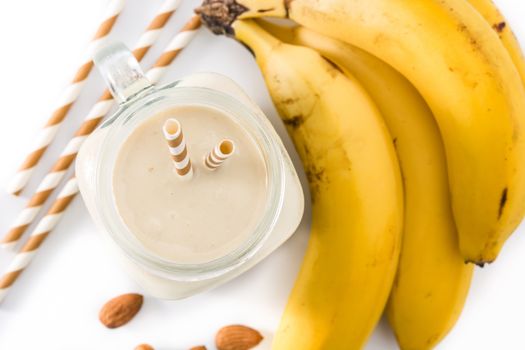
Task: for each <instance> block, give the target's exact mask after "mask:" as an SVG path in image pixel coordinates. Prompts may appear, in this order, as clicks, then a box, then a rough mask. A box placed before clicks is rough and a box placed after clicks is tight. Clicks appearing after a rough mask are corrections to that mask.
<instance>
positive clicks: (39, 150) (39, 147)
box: [7, 0, 125, 195]
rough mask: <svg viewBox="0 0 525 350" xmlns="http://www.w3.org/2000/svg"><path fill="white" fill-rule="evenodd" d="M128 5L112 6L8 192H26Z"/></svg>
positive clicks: (116, 0) (120, 0)
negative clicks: (94, 58) (98, 50)
mask: <svg viewBox="0 0 525 350" xmlns="http://www.w3.org/2000/svg"><path fill="white" fill-rule="evenodd" d="M124 4H125V0H113V1H112V2H111V3H110V4H109V7H108V9H107V10H106V13H105V15H104V17H103V20H102V23H101V24H100V26H99V27H98V30H97V32H96V34H95V36H94V37H93V39H92V40H91V43H90V44H89V46H88V49H87V50H86V53H85V56H84V59H83V60H82V62H83V64H82V65H81V66H80V68H79V69H78V70H77V72H76V74H75V77H74V78H73V80H72V82H71V84H69V85H68V86H67V87H66V88H65V90H64V91H63V93H62V95H61V97H60V98H59V101H58V108H56V109H55V110H54V112H53V113H52V115H51V117H50V118H49V120H48V121H47V123H46V124H45V126H44V128H43V129H42V131H41V132H40V134H39V135H37V136H36V142H35V145H34V147H33V149H32V150H31V152H30V153H29V154H28V155H27V156H26V158H25V160H24V162H23V163H22V165H21V166H20V167H19V169H18V171H17V172H16V174H15V175H14V177H13V179H12V180H11V182H10V184H9V185H8V187H7V191H8V192H9V193H11V194H14V195H19V194H20V193H21V192H22V190H23V189H24V187H25V185H26V184H27V183H28V182H29V179H30V177H31V174H32V173H33V171H34V170H35V168H36V165H37V164H38V162H39V160H40V158H42V155H43V154H44V152H45V151H46V149H47V147H48V146H49V144H50V143H51V142H52V141H53V139H54V138H55V136H56V134H57V131H58V129H59V127H60V125H61V124H62V122H63V121H64V119H65V117H66V115H67V113H68V112H69V110H70V109H71V106H73V103H74V102H75V100H76V99H77V98H78V96H79V95H80V92H81V91H82V88H83V87H84V85H85V83H86V81H87V78H88V76H89V73H90V72H91V69H92V68H93V61H92V58H91V57H92V55H93V52H94V51H95V50H96V48H97V47H98V46H99V45H100V44H101V43H102V42H103V41H104V40H105V39H107V37H108V35H109V33H110V32H111V29H112V28H113V25H114V24H115V22H116V21H117V18H118V16H119V15H120V13H121V11H122V9H123V8H124Z"/></svg>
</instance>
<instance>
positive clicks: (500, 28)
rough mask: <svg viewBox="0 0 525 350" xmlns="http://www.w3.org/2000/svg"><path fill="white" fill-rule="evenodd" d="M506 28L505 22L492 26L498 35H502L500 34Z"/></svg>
mask: <svg viewBox="0 0 525 350" xmlns="http://www.w3.org/2000/svg"><path fill="white" fill-rule="evenodd" d="M505 27H507V23H506V22H505V21H503V22H499V23H495V24H494V25H493V26H492V28H493V29H494V30H495V31H496V32H498V33H500V34H501V33H502V32H503V30H504V29H505Z"/></svg>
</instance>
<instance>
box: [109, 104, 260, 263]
mask: <svg viewBox="0 0 525 350" xmlns="http://www.w3.org/2000/svg"><path fill="white" fill-rule="evenodd" d="M169 118H176V119H177V120H178V121H179V122H180V124H181V126H182V130H183V133H184V137H185V140H186V143H187V147H188V153H189V155H190V158H191V161H192V164H193V171H194V174H193V178H192V179H191V180H189V181H187V180H182V181H181V179H180V177H179V176H178V175H177V173H176V171H175V169H174V165H173V162H172V159H171V157H170V153H169V150H168V146H167V143H166V140H165V139H164V137H163V132H162V126H163V124H164V122H165V121H166V120H167V119H169ZM222 139H231V140H232V141H234V143H235V153H234V154H233V155H232V156H231V157H230V158H229V159H227V160H226V161H225V162H224V163H223V164H222V165H221V166H220V167H219V168H218V169H217V170H215V171H209V170H208V169H207V168H206V167H205V166H204V159H205V157H206V155H207V154H208V152H210V151H211V150H212V148H213V147H214V146H215V145H216V144H217V143H218V142H219V141H220V140H222ZM113 197H114V200H115V203H116V206H117V209H118V212H119V215H120V217H121V219H122V221H123V222H124V224H125V225H126V226H127V227H128V228H129V231H130V232H131V233H132V234H133V235H134V236H135V237H136V238H137V239H138V240H139V241H140V242H141V243H142V244H143V245H144V247H145V248H146V249H147V250H148V251H150V252H151V253H153V254H155V255H157V256H159V257H161V258H164V259H166V260H169V261H173V262H177V263H187V264H190V263H192V264H194V263H203V262H208V261H211V260H214V259H216V258H220V257H222V256H224V255H226V254H228V253H229V252H231V251H232V250H235V249H236V248H237V247H239V246H240V245H241V244H242V243H243V242H245V240H246V239H247V238H248V237H250V235H252V234H253V232H254V230H255V228H256V226H257V225H258V224H259V222H260V221H261V218H262V217H263V215H264V211H265V207H266V200H267V171H266V166H265V162H264V160H263V156H262V154H261V152H260V149H259V147H258V146H257V144H256V143H255V141H254V140H253V139H252V138H251V136H250V135H249V134H248V133H247V132H246V131H245V130H244V129H243V127H242V126H240V125H239V124H237V123H236V122H235V121H233V120H232V119H231V118H229V117H228V116H227V115H226V114H224V113H223V112H221V111H219V110H215V109H211V108H206V107H200V106H188V107H176V108H172V109H167V110H165V111H162V112H160V113H158V114H156V115H154V116H152V117H150V118H148V119H147V120H146V121H144V122H143V123H142V124H140V125H139V126H138V127H137V128H136V129H135V130H134V131H133V132H132V133H131V134H130V136H129V137H128V138H127V139H126V141H125V142H124V143H123V144H122V146H121V148H120V150H119V153H118V157H117V162H116V164H115V167H114V170H113Z"/></svg>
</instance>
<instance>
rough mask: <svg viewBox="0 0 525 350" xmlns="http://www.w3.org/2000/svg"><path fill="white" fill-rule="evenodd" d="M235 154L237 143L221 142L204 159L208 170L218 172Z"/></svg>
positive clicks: (226, 140)
mask: <svg viewBox="0 0 525 350" xmlns="http://www.w3.org/2000/svg"><path fill="white" fill-rule="evenodd" d="M234 152H235V143H234V142H233V141H232V140H228V139H224V140H221V141H220V142H219V143H218V144H217V145H216V146H215V147H213V149H212V150H211V152H210V153H208V155H207V156H206V158H204V165H205V166H206V168H208V170H212V171H213V170H216V169H217V168H218V167H220V166H221V165H222V163H224V161H225V160H226V159H228V158H230V157H231V156H232V154H233V153H234Z"/></svg>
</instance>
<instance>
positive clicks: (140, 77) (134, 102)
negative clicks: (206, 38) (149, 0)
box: [76, 44, 304, 299]
mask: <svg viewBox="0 0 525 350" xmlns="http://www.w3.org/2000/svg"><path fill="white" fill-rule="evenodd" d="M95 62H96V65H97V67H98V68H99V69H100V71H101V73H102V75H103V77H104V79H105V81H106V83H107V84H108V86H109V88H110V90H111V92H112V94H113V96H114V98H115V100H116V101H117V102H118V103H119V106H118V110H117V111H116V112H115V113H114V114H113V115H112V116H111V117H110V118H109V119H108V120H107V121H106V122H105V123H103V124H102V125H101V127H100V128H99V129H97V130H96V131H95V132H94V133H93V134H91V135H90V136H89V137H88V139H87V140H86V141H85V142H84V144H83V146H82V148H81V150H80V152H79V155H78V159H77V165H76V174H77V178H78V182H79V187H80V192H81V194H82V197H83V198H84V201H85V203H86V206H87V208H88V210H89V212H90V214H91V216H92V217H93V219H94V221H95V222H96V224H97V226H98V227H99V228H100V230H101V231H102V232H103V233H104V235H105V236H106V237H107V238H108V241H109V242H110V243H111V246H112V247H113V250H114V251H116V252H117V253H118V254H117V256H118V257H119V258H120V260H121V261H122V262H123V263H124V264H123V266H124V267H125V269H126V270H127V271H128V272H129V273H130V275H131V276H132V277H133V278H134V279H135V280H136V281H137V282H138V283H139V284H140V285H142V286H143V288H144V289H146V291H148V292H149V293H150V294H151V295H153V296H155V297H159V298H167V299H179V298H184V297H187V296H190V295H193V294H195V293H198V292H201V291H204V290H207V289H210V288H212V287H215V286H217V285H219V284H222V283H224V282H226V281H228V280H230V279H232V278H234V277H236V276H238V275H239V274H241V273H243V272H244V271H246V270H248V269H249V268H251V267H253V266H254V265H255V264H257V263H258V262H259V261H261V260H262V259H263V258H265V257H266V256H268V255H269V254H270V253H271V252H273V251H274V250H275V249H276V248H277V247H278V246H280V245H281V244H282V243H283V242H284V241H285V240H286V239H288V238H289V237H290V236H291V235H292V234H293V232H294V231H295V229H296V228H297V226H298V225H299V223H300V221H301V218H302V215H303V209H304V197H303V191H302V188H301V185H300V183H299V180H298V177H297V174H296V172H295V169H294V168H293V165H292V163H291V160H290V158H289V156H288V154H287V152H286V150H285V148H284V146H283V144H282V142H281V140H280V139H279V137H278V135H277V133H276V132H275V130H274V129H273V127H272V125H271V124H270V123H269V121H268V120H267V119H266V117H265V115H264V114H263V113H262V111H261V110H260V109H259V108H258V107H257V106H256V105H255V103H254V102H252V101H251V100H250V99H249V97H248V96H246V95H245V94H244V93H243V91H242V90H241V89H240V88H239V87H238V86H237V85H236V84H235V83H234V82H233V81H232V80H230V79H229V78H226V77H224V76H222V75H218V74H214V73H200V74H195V75H192V76H189V77H187V78H184V79H181V80H179V81H176V82H173V83H171V84H167V85H164V86H160V87H156V86H153V85H152V84H151V83H150V82H149V80H148V79H147V77H146V76H144V74H143V73H142V71H141V70H140V67H139V65H138V63H137V62H136V60H135V59H134V58H133V56H132V55H131V53H130V52H129V50H128V49H127V48H125V47H124V46H123V45H121V44H112V45H109V46H107V47H105V48H103V49H102V50H100V51H99V52H98V53H97V55H96V57H95ZM179 106H180V107H187V106H192V107H193V106H197V107H209V108H214V109H215V110H219V111H222V112H223V113H225V114H226V115H228V116H229V117H231V118H232V119H233V120H235V122H237V123H238V125H240V126H241V127H242V128H243V129H244V131H246V132H247V134H248V135H250V137H251V138H252V139H253V141H254V142H255V144H256V145H257V147H258V148H259V151H260V153H261V154H262V156H263V159H264V163H265V166H266V170H267V178H266V183H267V196H266V205H265V208H264V213H263V214H262V218H261V220H260V222H259V223H258V225H256V227H255V229H254V230H253V232H251V234H250V235H249V236H248V238H247V239H246V240H245V241H244V242H243V243H242V244H241V245H240V246H239V247H237V248H236V249H234V250H233V251H231V252H229V253H227V254H225V255H224V256H221V257H219V258H217V259H214V260H212V261H207V262H203V263H192V264H184V263H176V262H172V261H168V260H166V259H163V258H161V257H160V256H157V255H155V254H153V253H152V252H151V251H149V250H147V249H145V248H144V246H143V245H142V244H141V243H140V241H139V240H138V239H137V238H136V237H135V235H134V234H133V233H132V232H130V229H129V228H128V227H127V226H126V224H125V223H124V221H123V220H122V218H121V217H120V216H119V213H118V210H117V206H116V203H115V198H114V195H113V188H112V174H113V169H114V166H115V163H116V159H117V155H118V151H119V149H120V146H121V145H122V143H123V142H124V141H125V140H126V139H127V138H128V137H129V135H130V134H131V133H132V132H133V131H134V130H135V129H136V128H137V126H138V125H140V124H141V123H142V122H144V121H145V120H147V119H148V118H151V117H152V116H154V115H156V114H157V113H158V112H160V111H163V110H166V109H167V108H173V107H179ZM203 220H205V215H204V214H203Z"/></svg>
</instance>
